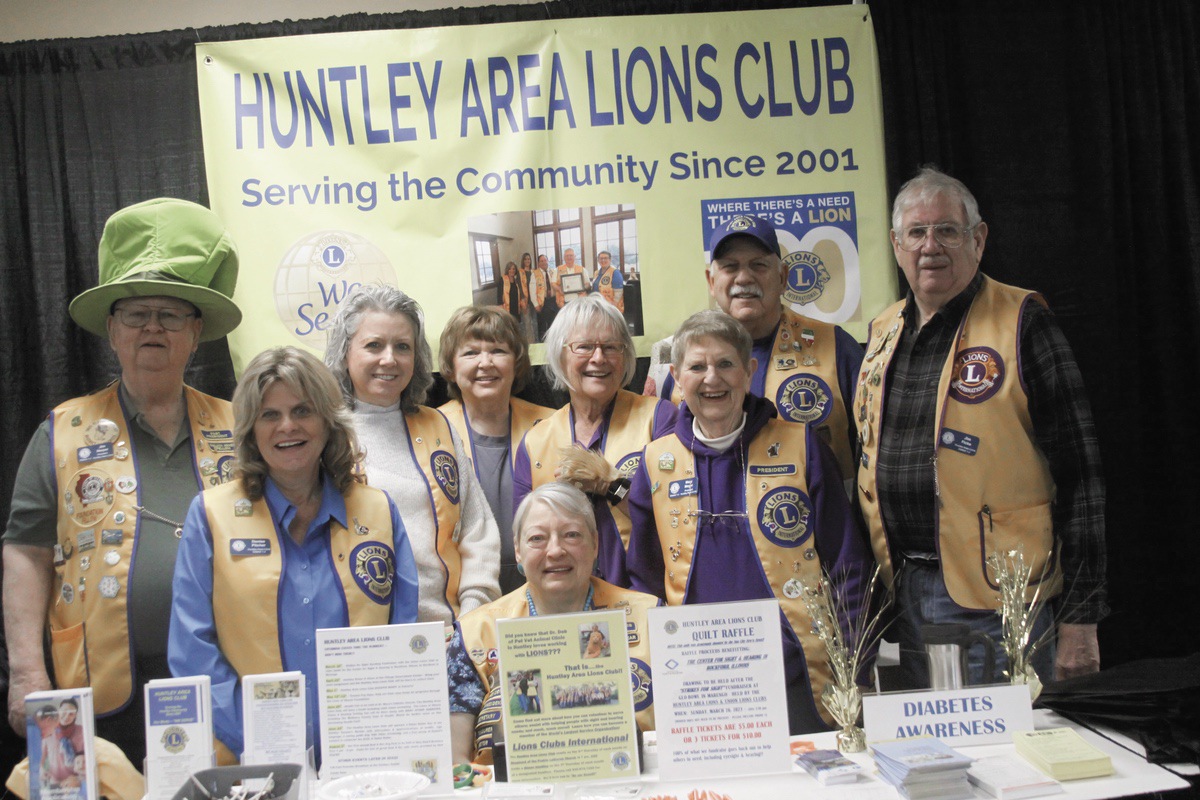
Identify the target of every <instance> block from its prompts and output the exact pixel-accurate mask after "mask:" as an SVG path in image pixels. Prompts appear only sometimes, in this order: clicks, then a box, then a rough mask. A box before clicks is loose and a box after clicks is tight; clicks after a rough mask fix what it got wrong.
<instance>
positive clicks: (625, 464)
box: [617, 452, 642, 478]
mask: <svg viewBox="0 0 1200 800" xmlns="http://www.w3.org/2000/svg"><path fill="white" fill-rule="evenodd" d="M641 463H642V454H641V453H640V452H637V453H630V454H629V455H627V456H625V457H624V458H622V459H621V460H620V461H618V462H617V472H619V473H621V476H622V477H625V478H632V477H633V473H635V472H637V468H638V465H639V464H641Z"/></svg>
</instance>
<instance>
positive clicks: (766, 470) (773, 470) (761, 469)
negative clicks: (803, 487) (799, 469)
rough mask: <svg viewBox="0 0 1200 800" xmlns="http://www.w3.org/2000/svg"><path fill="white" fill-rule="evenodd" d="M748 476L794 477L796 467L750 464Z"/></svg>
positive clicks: (791, 465) (790, 465)
mask: <svg viewBox="0 0 1200 800" xmlns="http://www.w3.org/2000/svg"><path fill="white" fill-rule="evenodd" d="M750 474H751V475H768V476H769V475H795V474H796V465H795V464H779V465H774V464H772V465H771V466H755V465H753V464H752V465H751V466H750Z"/></svg>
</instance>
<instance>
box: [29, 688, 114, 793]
mask: <svg viewBox="0 0 1200 800" xmlns="http://www.w3.org/2000/svg"><path fill="white" fill-rule="evenodd" d="M25 743H26V746H27V748H28V753H29V800H99V797H100V795H99V793H98V790H97V781H96V729H95V717H94V715H93V713H92V690H91V689H59V690H51V691H46V692H33V693H32V694H27V695H25Z"/></svg>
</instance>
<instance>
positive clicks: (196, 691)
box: [143, 675, 213, 800]
mask: <svg viewBox="0 0 1200 800" xmlns="http://www.w3.org/2000/svg"><path fill="white" fill-rule="evenodd" d="M143 692H144V699H145V703H146V797H147V800H171V798H172V797H174V796H175V793H176V792H178V791H179V787H180V786H182V785H183V784H184V783H186V782H187V780H188V778H190V777H191V776H192V775H193V774H195V773H197V772H199V771H200V770H202V769H208V768H210V767H211V766H213V723H212V697H211V694H210V683H209V678H208V676H207V675H194V676H192V677H187V678H163V679H160V680H153V681H150V682H148V683H147V684H146V686H145V688H144V689H143Z"/></svg>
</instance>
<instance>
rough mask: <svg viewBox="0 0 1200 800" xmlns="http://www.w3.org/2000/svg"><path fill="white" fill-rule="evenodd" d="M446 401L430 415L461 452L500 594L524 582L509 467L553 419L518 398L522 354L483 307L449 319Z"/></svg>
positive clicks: (511, 324) (444, 351)
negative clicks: (493, 550)
mask: <svg viewBox="0 0 1200 800" xmlns="http://www.w3.org/2000/svg"><path fill="white" fill-rule="evenodd" d="M438 353H439V359H440V361H441V364H440V366H441V370H442V377H443V378H445V379H446V388H447V389H449V391H450V396H451V397H452V398H454V399H453V400H451V401H450V402H448V403H446V404H445V405H443V406H441V407H440V408H439V409H438V410H439V411H441V412H442V413H443V414H445V415H446V419H448V420H450V424H451V425H453V426H454V430H455V431H456V432H457V433H458V438H459V439H460V440H461V441H462V442H463V443H464V444H465V445H466V446H467V448H468V450H467V455H468V456H469V457H470V459H471V465H472V466H473V467H474V472H475V477H476V479H478V481H479V485H480V487H481V488H482V489H483V493H484V495H486V496H487V501H488V505H489V506H491V509H492V515H493V516H494V517H495V518H496V524H497V525H498V526H499V528H500V591H501V593H504V594H507V593H508V592H511V591H512V590H513V589H516V588H517V587H518V586H520V585H521V584H523V583H524V582H525V578H524V577H523V576H522V575H521V573H519V572H517V561H516V557H515V555H514V554H513V547H512V517H513V494H512V476H513V459H514V458H515V457H516V453H517V446H518V445H519V444H520V443H521V438H522V437H523V436H525V432H526V431H528V430H529V429H530V428H532V427H533V426H534V425H535V424H537V423H538V422H540V421H541V420H543V419H545V418H546V417H548V416H550V415H551V414H553V413H554V412H553V411H552V410H550V409H549V408H545V407H544V406H538V405H534V404H533V403H529V402H526V401H524V400H522V399H521V398H519V397H514V396H513V393H514V392H519V391H520V390H521V389H522V388H523V387H524V386H525V380H526V379H527V378H528V377H529V370H530V367H529V346H528V345H527V344H526V340H525V337H524V336H523V335H522V334H521V330H520V328H519V327H518V326H517V321H516V320H515V319H514V318H513V317H512V316H511V315H509V314H506V313H504V312H503V311H499V310H497V309H495V308H488V307H486V306H464V307H463V308H460V309H458V310H457V311H455V312H454V313H453V314H451V315H450V320H449V321H448V322H447V323H446V327H445V328H443V329H442V340H441V346H440V347H439V348H438Z"/></svg>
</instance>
